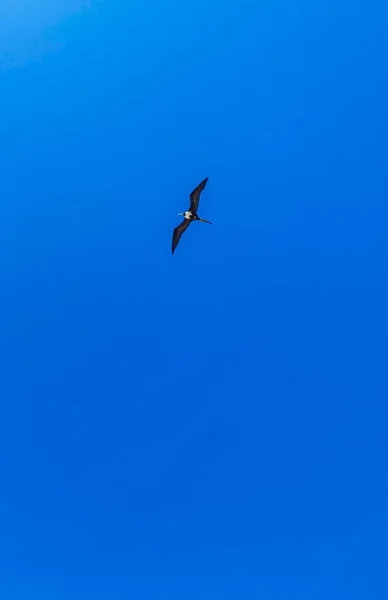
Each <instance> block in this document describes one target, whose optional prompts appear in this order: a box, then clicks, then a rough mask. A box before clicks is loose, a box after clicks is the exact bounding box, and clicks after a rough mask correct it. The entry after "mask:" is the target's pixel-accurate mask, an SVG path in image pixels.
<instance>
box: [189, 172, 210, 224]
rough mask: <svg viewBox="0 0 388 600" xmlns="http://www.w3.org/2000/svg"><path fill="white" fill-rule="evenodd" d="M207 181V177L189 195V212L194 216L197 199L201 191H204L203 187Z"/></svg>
mask: <svg viewBox="0 0 388 600" xmlns="http://www.w3.org/2000/svg"><path fill="white" fill-rule="evenodd" d="M208 179H209V177H206V179H204V180H203V181H201V183H200V184H199V185H197V187H196V188H195V190H193V191H192V192H191V194H190V211H191V212H192V214H194V215H195V214H196V212H197V209H198V204H199V197H200V195H201V192H202V190H203V189H205V185H206V183H207V180H208Z"/></svg>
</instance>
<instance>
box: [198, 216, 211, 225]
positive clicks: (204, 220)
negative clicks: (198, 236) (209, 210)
mask: <svg viewBox="0 0 388 600" xmlns="http://www.w3.org/2000/svg"><path fill="white" fill-rule="evenodd" d="M198 221H202V223H209V225H213V223H212V222H211V221H206V219H200V218H199V217H198Z"/></svg>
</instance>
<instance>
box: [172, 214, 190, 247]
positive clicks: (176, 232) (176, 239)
mask: <svg viewBox="0 0 388 600" xmlns="http://www.w3.org/2000/svg"><path fill="white" fill-rule="evenodd" d="M190 223H191V220H190V219H183V221H182V223H181V224H180V225H178V227H175V229H174V233H173V234H172V253H173V254H174V250H175V248H176V247H177V245H178V243H179V240H180V239H181V235H182V233H184V232H185V231H186V229H187V228H188V226H189V225H190Z"/></svg>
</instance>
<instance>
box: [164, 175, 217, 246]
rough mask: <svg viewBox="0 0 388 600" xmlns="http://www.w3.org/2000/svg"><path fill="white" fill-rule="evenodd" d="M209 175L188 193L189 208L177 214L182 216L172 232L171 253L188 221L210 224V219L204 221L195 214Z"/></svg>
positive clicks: (188, 223)
mask: <svg viewBox="0 0 388 600" xmlns="http://www.w3.org/2000/svg"><path fill="white" fill-rule="evenodd" d="M208 179H209V177H206V179H204V180H203V181H201V183H200V184H199V185H197V187H196V188H195V189H194V190H193V191H192V192H191V194H190V208H189V209H188V210H186V212H184V213H178V215H179V216H182V217H184V219H183V221H182V223H181V224H180V225H178V227H175V229H174V233H173V234H172V253H173V254H174V251H175V248H176V247H177V245H178V243H179V240H180V239H181V236H182V233H184V232H185V231H186V229H187V228H188V226H189V225H190V223H192V222H193V221H202V223H209V225H212V223H211V222H210V221H206V219H201V218H200V217H199V216H198V215H197V210H198V204H199V197H200V195H201V192H202V190H203V189H204V188H205V185H206V183H207V180H208Z"/></svg>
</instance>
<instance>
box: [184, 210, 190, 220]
mask: <svg viewBox="0 0 388 600" xmlns="http://www.w3.org/2000/svg"><path fill="white" fill-rule="evenodd" d="M190 218H191V210H186V212H185V219H190Z"/></svg>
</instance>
